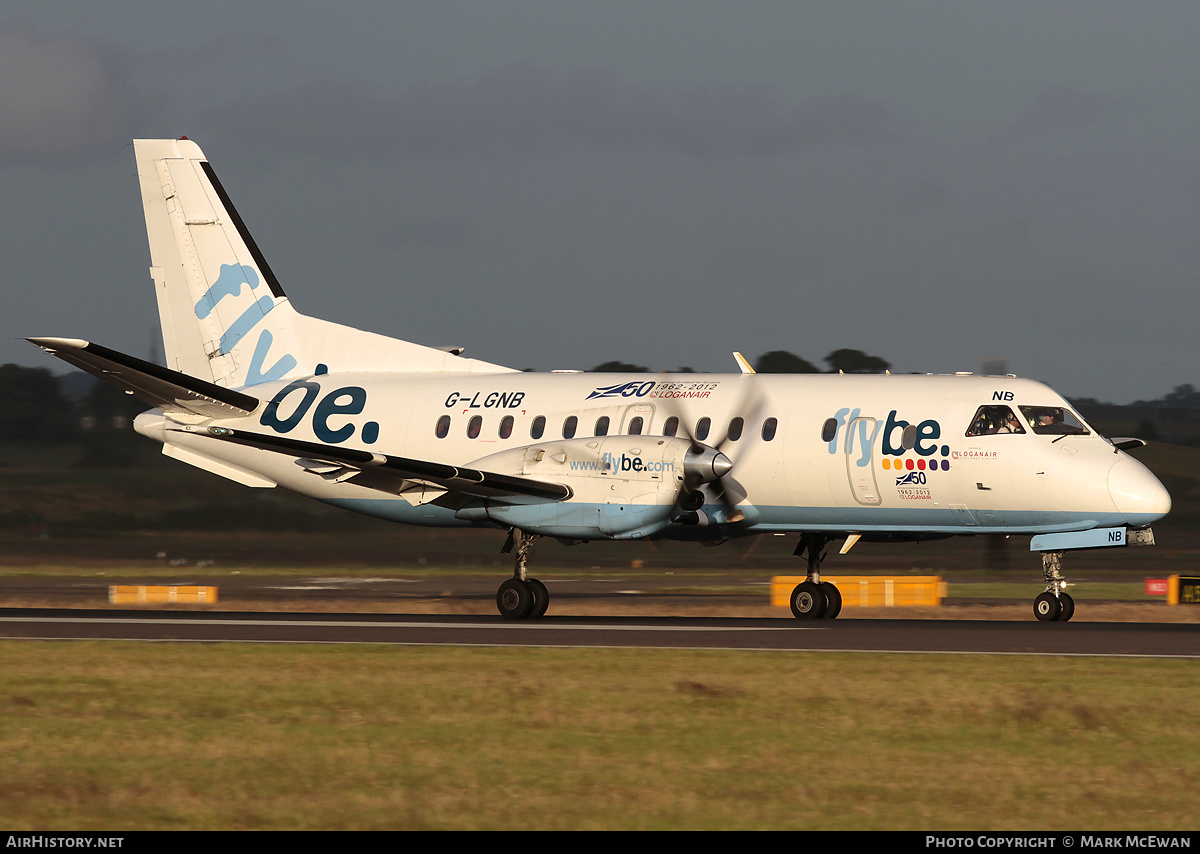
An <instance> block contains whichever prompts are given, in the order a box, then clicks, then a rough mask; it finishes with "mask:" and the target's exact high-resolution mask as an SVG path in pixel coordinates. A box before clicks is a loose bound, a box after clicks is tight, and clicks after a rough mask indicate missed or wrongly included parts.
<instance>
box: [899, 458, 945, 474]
mask: <svg viewBox="0 0 1200 854" xmlns="http://www.w3.org/2000/svg"><path fill="white" fill-rule="evenodd" d="M882 465H883V470H884V471H889V470H892V469H895V470H896V471H904V470H905V469H907V470H908V471H926V470H929V471H937V470H938V469H941V470H942V471H950V461H949V460H926V459H924V458H921V459H917V460H911V459H909V460H889V459H886V458H885V459H884V460H883V462H882Z"/></svg>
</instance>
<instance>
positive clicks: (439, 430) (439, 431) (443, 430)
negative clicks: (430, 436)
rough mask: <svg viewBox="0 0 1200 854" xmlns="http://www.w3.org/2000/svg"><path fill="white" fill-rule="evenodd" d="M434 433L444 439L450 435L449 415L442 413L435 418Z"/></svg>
mask: <svg viewBox="0 0 1200 854" xmlns="http://www.w3.org/2000/svg"><path fill="white" fill-rule="evenodd" d="M433 432H434V435H435V436H437V437H438V438H439V439H445V438H446V437H447V436H449V435H450V416H449V415H443V416H442V417H441V418H439V419H438V420H437V427H435V428H434V431H433Z"/></svg>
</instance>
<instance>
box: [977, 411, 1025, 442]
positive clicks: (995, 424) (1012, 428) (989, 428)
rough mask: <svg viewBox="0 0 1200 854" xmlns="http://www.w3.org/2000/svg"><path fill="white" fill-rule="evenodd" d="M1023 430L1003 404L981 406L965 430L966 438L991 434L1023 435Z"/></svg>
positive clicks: (1015, 417)
mask: <svg viewBox="0 0 1200 854" xmlns="http://www.w3.org/2000/svg"><path fill="white" fill-rule="evenodd" d="M1024 432H1025V428H1024V427H1022V426H1021V421H1020V420H1019V419H1018V418H1017V416H1016V415H1015V414H1014V413H1013V411H1012V409H1010V408H1009V407H1007V406H1004V405H1003V404H993V405H991V406H981V407H979V409H978V410H976V412H975V417H974V418H973V419H972V420H971V426H970V427H968V428H967V435H968V436H991V435H992V434H993V433H1024Z"/></svg>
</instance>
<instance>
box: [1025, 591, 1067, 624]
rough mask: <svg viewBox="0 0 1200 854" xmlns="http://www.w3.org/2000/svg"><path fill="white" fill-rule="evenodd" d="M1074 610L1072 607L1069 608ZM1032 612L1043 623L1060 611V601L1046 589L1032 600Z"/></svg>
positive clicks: (1054, 618)
mask: <svg viewBox="0 0 1200 854" xmlns="http://www.w3.org/2000/svg"><path fill="white" fill-rule="evenodd" d="M1071 610H1072V612H1074V608H1072V609H1071ZM1033 613H1034V616H1036V617H1037V618H1038V619H1039V620H1041V621H1042V622H1043V623H1050V622H1053V621H1055V620H1057V619H1058V618H1059V615H1060V614H1061V613H1062V603H1061V602H1059V601H1058V597H1057V596H1055V595H1054V594H1053V593H1051V592H1049V591H1046V592H1045V593H1043V594H1041V595H1040V596H1038V597H1037V598H1036V599H1034V600H1033Z"/></svg>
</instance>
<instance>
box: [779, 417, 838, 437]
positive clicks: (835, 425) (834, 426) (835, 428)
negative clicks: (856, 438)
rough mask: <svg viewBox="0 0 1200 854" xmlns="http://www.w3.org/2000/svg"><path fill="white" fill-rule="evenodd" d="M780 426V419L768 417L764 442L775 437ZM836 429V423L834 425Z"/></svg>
mask: <svg viewBox="0 0 1200 854" xmlns="http://www.w3.org/2000/svg"><path fill="white" fill-rule="evenodd" d="M778 427H779V421H778V419H775V418H768V419H767V420H766V421H764V422H763V428H762V438H763V441H764V442H770V441H771V440H772V439H774V438H775V430H776V429H777V428H778ZM834 427H835V429H836V425H834Z"/></svg>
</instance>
